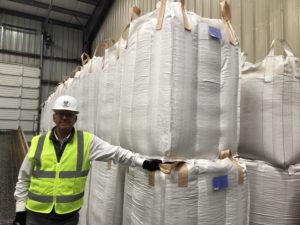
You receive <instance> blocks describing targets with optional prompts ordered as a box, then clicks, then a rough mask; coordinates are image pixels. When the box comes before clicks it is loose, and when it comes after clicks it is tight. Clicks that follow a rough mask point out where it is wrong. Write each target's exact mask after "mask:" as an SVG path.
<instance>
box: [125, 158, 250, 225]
mask: <svg viewBox="0 0 300 225" xmlns="http://www.w3.org/2000/svg"><path fill="white" fill-rule="evenodd" d="M241 165H242V164H241ZM164 166H166V167H168V166H169V165H163V166H162V167H164ZM237 168H238V170H240V172H242V176H239V174H238V170H237ZM162 171H165V170H163V169H162ZM165 172H169V171H165ZM239 179H240V180H239ZM154 181H155V182H154V186H150V185H149V174H148V172H147V171H145V170H143V169H140V168H129V172H128V174H127V176H126V186H125V197H124V212H123V225H153V224H155V225H174V224H178V225H179V224H180V225H181V224H205V225H209V224H211V225H225V224H236V225H244V224H248V202H247V198H248V186H247V177H246V175H245V166H244V165H242V167H240V166H238V167H236V166H234V164H233V163H232V161H231V160H229V158H226V159H223V160H216V161H211V160H188V161H186V162H185V163H183V164H181V163H179V164H178V168H177V169H174V170H171V172H170V174H166V173H163V172H155V178H154Z"/></svg>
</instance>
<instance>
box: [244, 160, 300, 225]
mask: <svg viewBox="0 0 300 225" xmlns="http://www.w3.org/2000/svg"><path fill="white" fill-rule="evenodd" d="M244 161H245V162H246V167H247V171H248V182H249V190H250V224H253V225H270V224H280V225H296V224H300V214H299V212H300V164H297V165H292V166H289V168H288V169H279V168H276V167H273V166H271V165H270V164H268V163H266V162H263V161H250V160H244Z"/></svg>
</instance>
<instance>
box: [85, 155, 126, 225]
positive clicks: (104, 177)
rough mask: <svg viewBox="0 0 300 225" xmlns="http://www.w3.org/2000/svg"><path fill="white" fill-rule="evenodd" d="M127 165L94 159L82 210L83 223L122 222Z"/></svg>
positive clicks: (108, 224) (113, 224)
mask: <svg viewBox="0 0 300 225" xmlns="http://www.w3.org/2000/svg"><path fill="white" fill-rule="evenodd" d="M124 181H125V166H124V165H120V164H119V165H114V164H113V163H111V161H109V162H101V161H93V162H92V166H91V169H90V173H89V183H87V185H86V188H85V190H86V191H87V192H88V194H87V195H85V199H84V200H85V202H84V205H83V208H82V210H81V215H82V216H86V218H81V221H82V223H81V225H94V224H105V225H118V224H122V210H123V194H124Z"/></svg>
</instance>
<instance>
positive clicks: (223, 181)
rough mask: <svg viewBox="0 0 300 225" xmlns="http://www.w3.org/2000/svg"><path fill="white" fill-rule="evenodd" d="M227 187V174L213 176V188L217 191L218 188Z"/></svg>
mask: <svg viewBox="0 0 300 225" xmlns="http://www.w3.org/2000/svg"><path fill="white" fill-rule="evenodd" d="M224 188H228V176H227V175H224V176H218V177H214V178H213V190H214V191H218V190H220V189H224Z"/></svg>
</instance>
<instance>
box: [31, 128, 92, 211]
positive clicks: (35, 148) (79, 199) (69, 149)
mask: <svg viewBox="0 0 300 225" xmlns="http://www.w3.org/2000/svg"><path fill="white" fill-rule="evenodd" d="M50 133H51V132H50V131H49V132H48V133H47V134H45V135H38V136H35V137H33V139H32V142H31V147H30V150H29V153H28V158H29V160H30V161H31V162H32V163H33V164H34V168H33V173H32V175H31V178H30V186H29V192H28V197H27V201H26V208H27V209H29V210H31V211H34V212H40V213H49V212H51V210H52V209H53V207H54V208H55V212H56V213H58V214H66V213H69V212H72V211H75V210H78V209H80V207H81V206H82V204H83V195H84V187H85V182H86V179H87V175H88V172H89V169H90V162H89V152H90V143H91V140H92V134H90V133H88V132H83V131H75V133H74V137H73V138H72V140H71V141H70V142H69V143H68V144H67V145H66V148H65V150H64V153H63V155H62V157H61V159H60V162H59V163H58V162H57V158H56V153H55V149H54V145H53V143H52V140H50V138H49V137H50Z"/></svg>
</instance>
